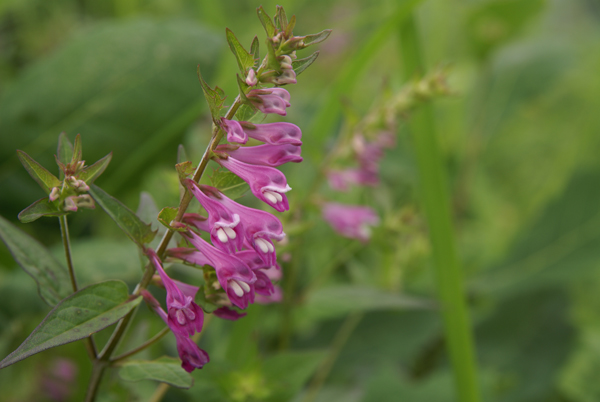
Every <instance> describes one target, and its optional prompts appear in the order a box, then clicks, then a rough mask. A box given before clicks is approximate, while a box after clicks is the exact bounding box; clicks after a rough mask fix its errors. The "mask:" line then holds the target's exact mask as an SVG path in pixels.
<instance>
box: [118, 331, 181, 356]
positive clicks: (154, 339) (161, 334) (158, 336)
mask: <svg viewBox="0 0 600 402" xmlns="http://www.w3.org/2000/svg"><path fill="white" fill-rule="evenodd" d="M170 330H171V329H170V328H169V327H164V328H163V329H162V330H161V331H160V332H159V333H158V334H156V335H154V336H153V337H152V338H150V339H148V340H147V341H146V342H144V343H142V344H141V345H140V346H138V347H137V348H134V349H132V350H130V351H129V352H125V353H123V354H122V355H119V356H117V357H115V358H114V359H111V360H110V362H111V363H113V364H114V363H118V362H120V361H121V360H125V359H127V358H128V357H131V356H133V355H135V354H137V353H139V352H141V351H142V350H144V349H146V348H147V347H150V346H152V345H154V344H155V343H156V342H158V341H160V340H161V339H162V338H163V337H164V336H165V335H166V334H168V333H169V331H170Z"/></svg>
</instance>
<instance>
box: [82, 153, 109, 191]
mask: <svg viewBox="0 0 600 402" xmlns="http://www.w3.org/2000/svg"><path fill="white" fill-rule="evenodd" d="M111 159H112V152H111V153H109V154H108V155H106V156H105V157H104V158H102V159H100V160H99V161H97V162H96V163H94V164H93V165H91V166H88V167H86V168H85V169H84V170H83V172H81V173H80V174H79V175H78V176H77V177H78V178H79V180H83V181H84V182H85V183H86V184H87V185H88V186H89V185H91V184H93V183H94V181H95V180H96V179H97V178H98V176H100V175H101V174H102V173H104V170H106V167H107V166H108V164H109V163H110V160H111Z"/></svg>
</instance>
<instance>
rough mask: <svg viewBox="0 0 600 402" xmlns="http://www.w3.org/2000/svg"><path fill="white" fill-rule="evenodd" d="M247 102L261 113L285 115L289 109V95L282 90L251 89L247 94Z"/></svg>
mask: <svg viewBox="0 0 600 402" xmlns="http://www.w3.org/2000/svg"><path fill="white" fill-rule="evenodd" d="M247 98H248V100H249V101H250V102H251V103H252V105H254V107H256V108H257V109H258V110H260V111H261V112H263V113H267V114H268V113H276V114H279V115H281V116H285V115H286V111H285V108H287V107H290V93H289V92H288V91H286V90H285V89H283V88H268V89H253V90H251V91H250V92H248V95H247Z"/></svg>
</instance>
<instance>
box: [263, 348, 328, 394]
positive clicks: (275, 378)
mask: <svg viewBox="0 0 600 402" xmlns="http://www.w3.org/2000/svg"><path fill="white" fill-rule="evenodd" d="M326 356H327V352H325V351H294V352H283V353H279V354H277V355H275V356H272V357H269V358H267V359H266V360H265V361H264V363H263V366H262V369H263V375H264V376H265V378H266V379H267V382H268V384H269V385H270V386H271V392H272V393H271V394H270V395H269V397H268V398H267V401H270V402H279V401H288V400H290V399H291V398H292V396H294V395H295V394H296V393H297V392H298V391H299V390H300V389H301V388H302V386H303V385H304V384H305V383H306V382H307V381H308V379H309V378H310V377H311V376H312V375H313V373H314V372H315V371H316V370H317V367H319V365H320V364H321V362H322V361H323V359H325V357H326Z"/></svg>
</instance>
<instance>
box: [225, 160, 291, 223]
mask: <svg viewBox="0 0 600 402" xmlns="http://www.w3.org/2000/svg"><path fill="white" fill-rule="evenodd" d="M216 161H217V163H219V164H220V165H221V166H223V167H224V168H226V169H229V170H230V171H231V172H232V173H234V174H236V175H238V176H239V177H241V178H242V180H244V181H245V182H246V183H248V185H250V190H251V191H252V193H253V194H254V196H256V197H257V198H258V199H260V200H262V201H264V202H266V203H267V204H269V205H270V206H272V207H273V208H275V210H277V211H279V212H283V211H287V210H288V209H290V206H289V203H288V200H287V197H286V195H285V193H287V192H288V191H290V190H291V189H292V188H291V187H290V186H288V184H287V180H286V179H285V175H284V174H283V173H281V172H280V171H279V170H277V169H275V168H272V167H269V166H256V165H249V164H247V163H244V162H240V161H238V160H236V159H234V158H232V157H228V158H227V159H222V158H216Z"/></svg>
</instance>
